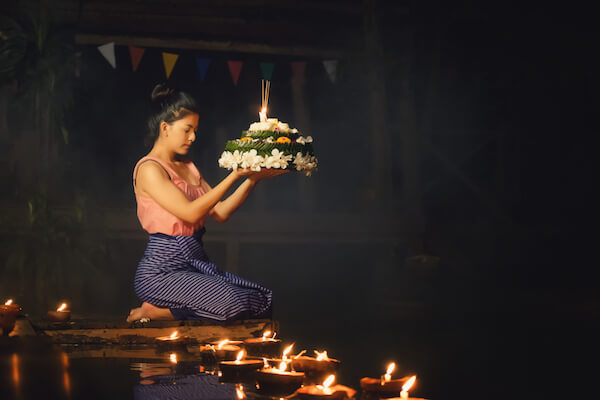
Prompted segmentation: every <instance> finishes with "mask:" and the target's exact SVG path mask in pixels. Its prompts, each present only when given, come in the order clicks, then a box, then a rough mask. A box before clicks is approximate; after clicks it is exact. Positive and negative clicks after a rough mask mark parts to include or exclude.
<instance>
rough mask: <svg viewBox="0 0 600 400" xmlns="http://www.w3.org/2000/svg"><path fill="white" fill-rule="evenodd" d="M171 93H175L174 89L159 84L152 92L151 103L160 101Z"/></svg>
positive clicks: (164, 84)
mask: <svg viewBox="0 0 600 400" xmlns="http://www.w3.org/2000/svg"><path fill="white" fill-rule="evenodd" d="M173 93H175V89H173V88H172V87H169V86H167V84H166V83H159V84H158V85H156V86H154V89H153V90H152V102H155V101H161V100H163V99H164V98H166V97H168V96H170V95H172V94H173Z"/></svg>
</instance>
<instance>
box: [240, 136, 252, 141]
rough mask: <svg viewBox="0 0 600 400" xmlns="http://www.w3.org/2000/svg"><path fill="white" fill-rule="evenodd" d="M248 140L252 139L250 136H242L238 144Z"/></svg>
mask: <svg viewBox="0 0 600 400" xmlns="http://www.w3.org/2000/svg"><path fill="white" fill-rule="evenodd" d="M249 140H252V138H251V137H250V136H244V137H243V138H241V139H240V142H247V141H249Z"/></svg>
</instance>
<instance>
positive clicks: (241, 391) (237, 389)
mask: <svg viewBox="0 0 600 400" xmlns="http://www.w3.org/2000/svg"><path fill="white" fill-rule="evenodd" d="M235 394H236V396H237V398H238V399H239V400H242V399H243V398H244V397H245V396H246V395H245V394H244V386H242V385H236V387H235Z"/></svg>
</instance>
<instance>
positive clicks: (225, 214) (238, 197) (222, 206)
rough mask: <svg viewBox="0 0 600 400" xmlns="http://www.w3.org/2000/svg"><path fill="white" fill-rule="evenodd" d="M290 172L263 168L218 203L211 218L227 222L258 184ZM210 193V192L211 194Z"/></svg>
mask: <svg viewBox="0 0 600 400" xmlns="http://www.w3.org/2000/svg"><path fill="white" fill-rule="evenodd" d="M288 172H289V171H288V170H280V169H266V168H263V169H261V170H260V171H259V172H256V173H254V174H252V175H250V176H248V179H246V180H245V181H244V183H242V184H241V185H240V186H239V187H238V188H237V189H236V190H235V192H233V193H232V194H231V195H230V196H229V197H227V199H225V200H223V201H220V202H218V203H217V204H216V205H215V206H214V207H213V209H212V210H211V211H210V214H209V215H210V216H211V217H212V219H214V220H215V221H217V222H221V223H222V222H225V221H227V220H228V219H229V217H231V215H232V214H233V213H234V212H235V210H237V209H238V208H239V207H240V206H241V205H242V204H244V202H245V201H246V199H247V198H248V196H249V195H250V192H252V189H254V187H255V186H256V184H257V183H258V182H259V181H261V180H263V179H267V178H272V177H274V176H277V175H281V174H285V173H288ZM209 193H210V192H209Z"/></svg>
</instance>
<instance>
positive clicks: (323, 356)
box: [314, 350, 335, 379]
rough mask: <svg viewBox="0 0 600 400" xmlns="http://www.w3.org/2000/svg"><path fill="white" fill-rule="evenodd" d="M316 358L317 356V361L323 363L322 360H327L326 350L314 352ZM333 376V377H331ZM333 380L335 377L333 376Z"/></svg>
mask: <svg viewBox="0 0 600 400" xmlns="http://www.w3.org/2000/svg"><path fill="white" fill-rule="evenodd" d="M314 352H315V354H316V356H317V361H324V360H329V357H327V350H323V352H321V353H319V352H318V351H316V350H315V351H314ZM331 376H333V375H331ZM334 379H335V376H334Z"/></svg>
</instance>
